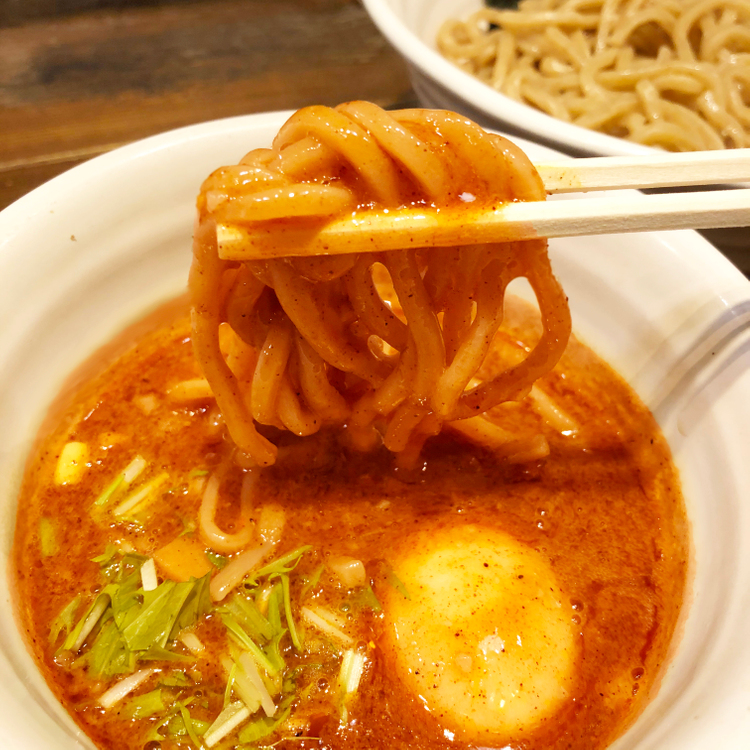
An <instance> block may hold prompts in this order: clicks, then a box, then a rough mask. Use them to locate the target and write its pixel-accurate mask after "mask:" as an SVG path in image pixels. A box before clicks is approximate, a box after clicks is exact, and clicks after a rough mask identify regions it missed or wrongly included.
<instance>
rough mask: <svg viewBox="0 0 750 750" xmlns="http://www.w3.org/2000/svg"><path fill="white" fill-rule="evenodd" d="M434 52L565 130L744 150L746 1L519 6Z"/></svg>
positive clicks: (444, 39)
mask: <svg viewBox="0 0 750 750" xmlns="http://www.w3.org/2000/svg"><path fill="white" fill-rule="evenodd" d="M437 41H438V48H439V49H440V51H441V52H442V53H443V55H445V56H446V57H447V58H448V59H449V60H451V61H453V62H455V63H456V64H458V65H459V66H461V67H462V68H464V69H465V70H467V71H468V72H470V73H472V74H473V75H475V76H477V77H479V78H480V79H481V80H483V81H485V82H486V83H488V84H489V85H490V86H492V87H493V88H495V89H497V90H498V91H500V92H502V93H503V94H506V95H507V96H510V97H511V98H513V99H516V100H518V101H521V102H524V103H526V104H529V105H531V106H533V107H536V108H537V109H540V110H542V111H543V112H546V113H547V114H549V115H552V116H553V117H558V118H559V119H561V120H565V121H566V122H571V123H573V124H575V125H580V126H582V127H585V128H590V129H593V130H599V131H601V132H603V133H607V134H609V135H613V136H617V137H621V138H626V139H628V140H631V141H635V142H637V143H642V144H644V145H648V146H658V147H661V148H664V149H668V150H670V151H697V150H702V149H721V148H742V147H747V146H750V0H593V1H589V0H586V2H582V1H581V0H521V2H520V3H519V5H518V10H502V11H498V10H493V9H490V8H487V9H484V10H481V11H479V12H477V13H475V14H474V15H472V16H471V17H469V18H468V19H467V20H466V21H459V20H450V21H447V22H446V23H445V24H444V25H443V26H442V28H441V29H440V31H439V34H438V40H437Z"/></svg>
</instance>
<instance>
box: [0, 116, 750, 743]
mask: <svg viewBox="0 0 750 750" xmlns="http://www.w3.org/2000/svg"><path fill="white" fill-rule="evenodd" d="M283 119H284V115H282V114H267V115H255V116H249V117H240V118H235V119H230V120H223V121H219V122H214V123H206V124H203V125H198V126H194V127H190V128H186V129H183V130H178V131H175V132H172V133H166V134H164V135H161V136H157V137H154V138H150V139H148V140H145V141H142V142H140V143H136V144H133V145H131V146H127V147H125V148H122V149H119V150H117V151H115V152H112V153H110V154H107V155H105V156H102V157H99V158H97V159H94V160H93V161H91V162H88V163H86V164H84V165H82V166H80V167H77V168H75V169H73V170H71V171H70V172H68V173H66V174H64V175H62V176H60V177H58V178H56V179H55V180H53V181H51V182H50V183H48V184H46V185H44V186H42V187H41V188H39V189H38V190H36V191H34V192H33V193H31V194H30V195H28V196H26V197H25V198H23V199H21V200H20V201H18V202H17V203H16V204H14V205H13V206H11V207H10V208H8V209H6V210H5V211H4V212H3V213H2V214H0V568H1V570H0V597H2V602H3V604H4V606H3V607H2V608H0V675H2V678H1V679H0V747H2V748H3V750H47V749H48V748H56V750H72V749H73V748H80V747H90V743H89V742H88V740H86V739H85V738H81V737H80V735H79V733H78V732H77V730H76V729H75V727H74V725H73V723H72V721H71V720H70V719H68V718H67V716H66V715H65V714H64V713H63V712H62V710H61V709H60V708H59V707H58V705H57V704H56V702H55V701H54V700H53V699H52V698H51V695H50V692H49V690H48V689H47V687H46V686H45V684H44V682H43V681H42V679H41V677H40V676H39V674H38V673H37V670H36V669H35V667H34V664H33V662H32V660H31V658H30V657H29V656H28V654H27V653H26V650H25V649H24V646H23V642H22V640H21V637H20V635H19V633H18V631H17V626H16V622H15V619H14V616H13V612H12V607H11V603H10V594H9V588H8V582H7V575H8V555H9V551H10V547H11V543H12V535H13V519H14V513H15V504H16V496H17V492H18V489H19V485H20V481H21V474H22V470H23V465H24V460H25V456H26V453H27V451H28V448H29V445H30V443H31V441H32V439H33V437H34V435H35V433H36V430H37V429H38V427H39V424H40V421H41V419H42V416H43V414H44V412H45V410H46V408H47V407H48V405H49V404H50V402H51V401H52V399H53V398H54V397H55V394H56V393H57V391H58V389H59V387H60V385H61V383H62V382H63V380H64V379H65V376H66V374H68V373H69V372H70V371H71V370H73V369H74V368H75V366H76V365H77V364H79V363H80V362H81V361H82V360H84V359H85V358H86V357H87V356H88V355H89V354H91V353H92V351H94V350H95V349H96V348H97V347H98V346H100V345H101V344H103V343H105V342H106V341H107V340H108V339H109V338H110V337H111V336H112V335H113V334H114V333H115V332H117V331H118V330H120V329H121V328H123V327H124V326H125V325H127V324H128V323H130V322H132V321H134V320H135V319H137V318H138V317H140V316H141V315H143V314H144V313H145V312H147V311H148V310H150V309H152V308H153V307H154V306H155V305H157V304H158V303H160V302H162V301H164V300H166V299H168V298H169V297H170V296H173V295H175V294H177V293H179V292H181V291H182V290H183V289H184V287H185V280H186V274H187V269H188V266H189V263H190V234H191V227H192V220H193V205H194V197H195V193H196V191H197V189H198V187H199V185H200V183H201V181H202V180H203V178H204V177H205V176H206V175H207V174H208V173H209V172H210V171H212V169H213V168H215V167H216V166H218V165H220V164H225V163H233V162H236V161H237V160H238V159H239V157H241V156H242V154H243V153H244V152H245V151H247V150H249V149H250V148H253V147H256V146H261V145H267V144H268V143H269V142H270V140H271V138H272V136H273V134H274V133H275V132H276V130H277V129H278V127H279V125H280V124H281V123H282V121H283ZM527 149H528V151H529V152H530V153H531V154H532V156H537V157H541V156H543V155H544V150H543V149H541V148H540V147H538V146H531V145H527ZM551 255H552V260H553V264H554V266H555V268H556V270H557V273H558V275H559V276H560V277H561V280H562V281H563V284H564V285H565V288H566V291H567V292H568V294H569V296H570V300H571V305H572V309H573V315H574V321H575V327H576V329H577V331H578V332H579V334H580V335H581V337H582V338H583V339H584V340H585V341H587V342H588V343H589V344H591V345H592V346H593V347H594V348H595V349H596V350H597V351H598V352H599V353H600V354H602V355H603V356H604V357H606V358H607V359H608V360H609V361H610V362H611V363H612V364H613V365H614V366H615V367H617V369H618V370H619V371H620V372H621V373H622V374H623V375H624V376H625V377H626V378H627V379H628V380H629V381H630V382H631V383H632V384H633V385H634V387H635V388H636V389H637V390H638V391H639V392H640V393H641V395H642V396H643V397H644V399H645V400H646V402H647V403H648V404H649V405H651V406H652V408H654V409H655V411H656V413H657V415H658V416H659V418H660V419H661V421H662V425H663V427H664V429H665V432H666V434H667V437H668V438H669V440H670V443H671V445H672V448H673V451H674V454H675V459H676V462H677V464H678V466H679V468H680V471H681V474H682V478H683V484H684V491H685V495H686V498H687V503H688V509H689V513H690V517H691V520H692V523H693V536H694V544H695V576H694V585H693V595H692V601H691V602H690V604H689V607H688V610H687V618H686V620H685V622H684V633H683V637H682V640H681V642H680V645H679V648H678V649H677V652H676V654H675V657H674V659H673V661H672V662H671V665H670V667H669V669H668V670H667V672H666V675H665V677H664V681H663V685H662V688H661V691H660V692H659V695H658V696H657V698H656V699H655V700H654V701H653V702H652V703H651V704H650V706H649V707H648V708H647V710H646V712H645V713H644V714H643V716H642V717H641V718H640V719H639V720H638V722H637V723H636V724H635V725H634V726H633V727H632V729H631V730H630V731H628V732H627V733H626V734H625V735H624V736H623V737H622V738H621V739H620V740H618V742H617V743H616V747H617V748H619V750H624V749H626V748H636V747H637V748H641V749H642V750H647V749H648V750H656V749H657V748H658V749H659V750H698V749H699V748H700V750H704V748H706V747H713V746H719V747H722V748H724V749H725V750H747V748H748V747H749V746H750V640H749V639H748V638H747V633H748V622H750V462H749V461H748V447H749V446H750V399H748V395H749V394H750V375H748V372H747V370H748V364H749V363H750V342H748V341H747V340H746V339H743V331H745V329H746V328H747V327H748V324H749V323H750V284H748V282H747V281H746V280H745V279H744V277H743V276H742V275H741V274H740V273H739V272H738V271H737V270H736V269H735V268H734V267H733V266H732V265H731V264H730V263H729V262H728V261H726V260H725V259H724V258H723V257H722V256H721V255H720V254H719V253H717V252H716V251H715V250H714V249H713V248H711V247H710V246H709V245H708V244H707V243H705V242H704V241H703V240H701V239H700V237H698V236H697V235H696V234H694V233H692V232H670V233H661V234H651V235H642V236H617V237H608V238H598V237H589V238H582V239H574V240H562V241H555V242H553V243H551Z"/></svg>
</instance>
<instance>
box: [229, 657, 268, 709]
mask: <svg viewBox="0 0 750 750" xmlns="http://www.w3.org/2000/svg"><path fill="white" fill-rule="evenodd" d="M232 669H233V672H232V673H233V674H234V689H235V690H236V691H237V695H239V697H240V698H241V699H242V702H243V703H244V704H245V705H246V706H247V707H248V709H249V710H250V714H254V713H255V712H256V711H257V710H258V709H259V708H260V705H261V701H262V700H263V695H261V693H260V691H259V690H258V688H257V687H255V684H254V683H253V681H252V680H251V679H250V677H248V675H247V674H246V672H245V670H244V669H242V668H241V667H239V666H238V665H236V664H232Z"/></svg>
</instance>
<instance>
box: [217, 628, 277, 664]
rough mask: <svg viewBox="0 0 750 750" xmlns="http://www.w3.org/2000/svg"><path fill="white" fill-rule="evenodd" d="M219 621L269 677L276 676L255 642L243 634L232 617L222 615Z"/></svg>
mask: <svg viewBox="0 0 750 750" xmlns="http://www.w3.org/2000/svg"><path fill="white" fill-rule="evenodd" d="M221 621H222V622H223V623H224V627H225V628H226V629H227V630H228V631H229V635H230V636H231V637H232V638H233V639H234V640H235V641H236V642H237V643H238V644H239V645H240V646H242V648H244V649H245V650H247V651H249V652H250V653H252V655H253V657H254V658H255V659H256V660H257V662H258V664H260V665H261V666H262V667H263V669H265V670H266V672H268V673H269V674H270V675H276V674H278V672H279V670H278V669H277V668H276V666H275V665H274V664H273V663H272V662H271V660H270V659H269V658H268V656H266V654H265V653H264V652H263V651H262V650H261V648H260V646H258V644H257V643H255V641H253V639H252V638H251V637H250V636H249V635H248V634H247V633H246V632H245V629H244V628H243V627H242V626H241V625H240V624H239V623H238V622H237V620H236V619H235V618H234V616H233V615H230V614H222V615H221Z"/></svg>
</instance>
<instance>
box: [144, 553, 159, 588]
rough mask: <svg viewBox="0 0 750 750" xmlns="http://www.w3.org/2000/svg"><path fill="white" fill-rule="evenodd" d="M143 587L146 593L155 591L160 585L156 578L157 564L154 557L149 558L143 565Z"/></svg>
mask: <svg viewBox="0 0 750 750" xmlns="http://www.w3.org/2000/svg"><path fill="white" fill-rule="evenodd" d="M141 585H142V586H143V590H144V591H153V590H154V589H155V588H156V587H157V586H158V585H159V581H158V579H157V577H156V563H155V562H154V558H153V557H149V559H148V560H146V562H145V563H143V565H141Z"/></svg>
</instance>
